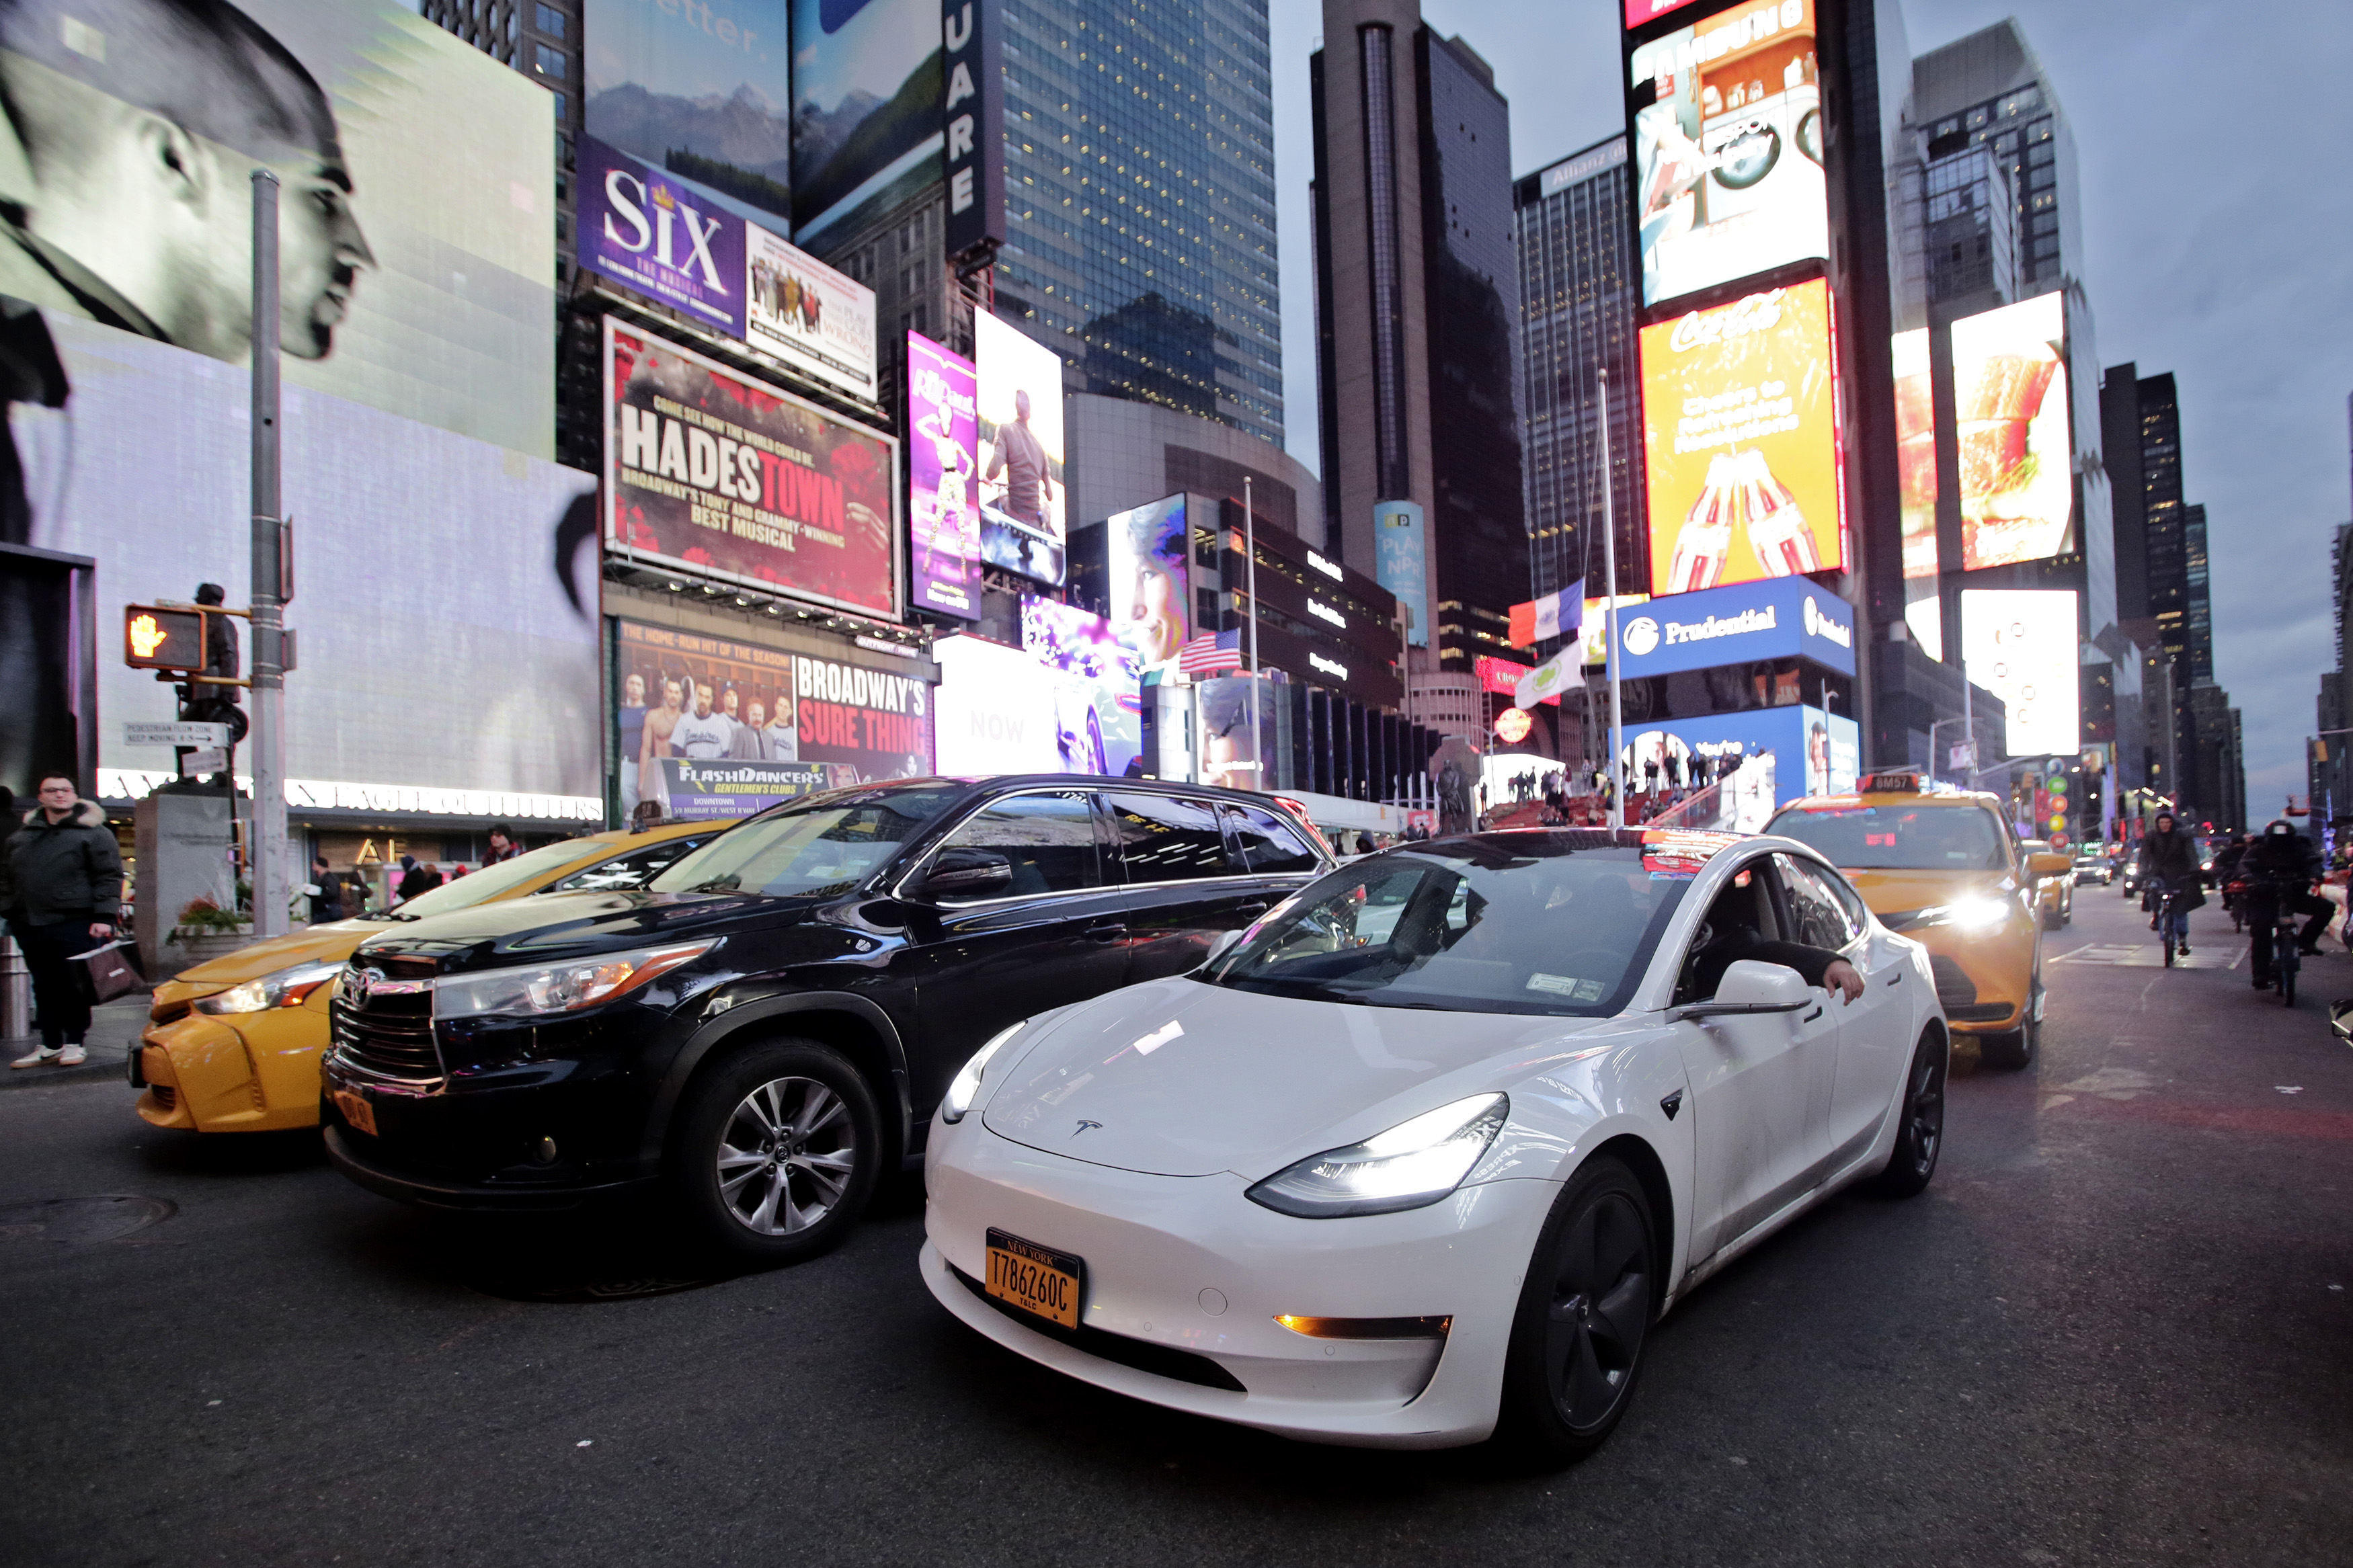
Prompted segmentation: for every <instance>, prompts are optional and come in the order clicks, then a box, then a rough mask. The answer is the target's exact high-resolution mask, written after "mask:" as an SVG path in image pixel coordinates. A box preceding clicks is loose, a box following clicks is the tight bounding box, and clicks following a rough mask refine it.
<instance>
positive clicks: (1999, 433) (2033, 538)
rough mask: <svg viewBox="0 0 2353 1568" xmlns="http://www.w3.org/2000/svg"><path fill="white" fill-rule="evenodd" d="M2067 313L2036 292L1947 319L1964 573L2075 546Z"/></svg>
mask: <svg viewBox="0 0 2353 1568" xmlns="http://www.w3.org/2000/svg"><path fill="white" fill-rule="evenodd" d="M2065 307H2066V296H2065V295H2064V294H2058V293H2053V294H2038V295H2036V296H2035V297H2034V298H2033V299H2031V300H2021V301H2020V302H2019V303H2017V304H2015V305H2005V306H2003V307H2001V309H2000V310H1987V311H1985V312H1983V313H1982V314H1979V315H1975V316H1965V317H1963V318H1962V319H1961V320H1959V321H1955V322H1954V323H1953V328H1952V331H1953V425H1954V435H1955V437H1956V438H1957V443H1958V445H1959V447H1960V460H1961V569H1962V570H1963V571H1969V572H1973V571H1975V570H1977V569H1978V567H1980V566H2008V565H2011V564H2014V563H2018V562H2021V561H2041V560H2044V559H2046V558H2048V557H2050V556H2052V555H2063V554H2064V553H2066V552H2068V551H2070V550H2072V549H2073V548H2074V530H2073V526H2072V524H2073V521H2074V517H2075V485H2074V460H2073V459H2074V434H2073V426H2072V422H2071V421H2070V419H2069V418H2068V414H2067V397H2068V389H2067V360H2066V342H2067V325H2066V314H2065ZM2062 749H2064V748H2062Z"/></svg>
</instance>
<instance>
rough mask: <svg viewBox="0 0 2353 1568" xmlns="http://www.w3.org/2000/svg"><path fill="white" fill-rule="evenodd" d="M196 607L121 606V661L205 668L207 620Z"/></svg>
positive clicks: (160, 666)
mask: <svg viewBox="0 0 2353 1568" xmlns="http://www.w3.org/2000/svg"><path fill="white" fill-rule="evenodd" d="M208 618H209V617H207V616H206V614H205V612H204V611H202V610H199V609H195V608H193V607H191V608H185V609H182V608H176V607H175V608H172V609H165V608H164V607H163V606H162V605H124V606H123V609H122V662H123V663H125V664H127V665H129V666H130V667H131V668H133V669H162V670H171V671H175V672H177V673H180V674H183V675H191V674H195V673H198V672H200V671H202V670H203V668H205V647H206V636H205V633H206V626H205V623H206V620H207V619H208Z"/></svg>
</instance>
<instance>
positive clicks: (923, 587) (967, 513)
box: [907, 332, 980, 621]
mask: <svg viewBox="0 0 2353 1568" xmlns="http://www.w3.org/2000/svg"><path fill="white" fill-rule="evenodd" d="M979 398H980V394H979V374H978V373H977V372H976V370H975V369H974V368H973V363H972V361H970V360H968V359H966V358H965V357H964V356H963V355H962V354H959V353H949V352H948V351H947V350H946V349H944V348H942V347H941V346H940V345H939V344H937V343H935V342H932V340H931V339H929V338H927V337H924V336H923V335H922V334H921V333H919V332H909V333H908V334H907V536H908V542H909V543H910V545H911V547H912V548H913V551H914V557H915V560H914V566H915V570H914V581H913V596H914V602H915V603H916V604H917V605H920V606H921V607H923V609H926V610H937V611H939V612H940V613H942V614H943V615H949V616H962V617H963V618H964V619H965V620H968V621H976V620H978V619H980V585H979V584H978V582H977V581H976V574H975V571H974V568H975V564H976V563H977V562H978V561H979V560H980V483H979V481H980V420H979V412H980V401H979Z"/></svg>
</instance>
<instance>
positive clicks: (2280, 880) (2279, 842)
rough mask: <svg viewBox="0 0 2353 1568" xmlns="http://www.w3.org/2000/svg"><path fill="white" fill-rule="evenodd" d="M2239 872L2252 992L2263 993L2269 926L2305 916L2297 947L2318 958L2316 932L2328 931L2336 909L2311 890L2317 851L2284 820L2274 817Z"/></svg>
mask: <svg viewBox="0 0 2353 1568" xmlns="http://www.w3.org/2000/svg"><path fill="white" fill-rule="evenodd" d="M2239 873H2240V875H2241V876H2242V877H2244V878H2245V879H2247V930H2248V931H2249V932H2250V934H2251V935H2252V936H2253V942H2251V943H2250V944H2249V948H2248V954H2247V955H2248V957H2249V958H2251V959H2253V961H2254V962H2253V967H2254V972H2255V973H2254V986H2255V989H2256V990H2258V991H2265V990H2269V989H2270V988H2271V987H2272V986H2273V985H2274V984H2275V983H2276V982H2275V979H2274V975H2273V973H2272V943H2273V941H2274V936H2273V927H2274V926H2275V925H2276V924H2277V923H2278V921H2279V918H2280V916H2281V915H2282V914H2287V915H2291V916H2293V915H2304V916H2306V917H2308V918H2307V919H2306V921H2305V922H2304V930H2303V931H2301V932H2299V933H2298V934H2297V937H2296V946H2297V947H2299V948H2300V949H2302V950H2303V951H2304V952H2306V953H2308V954H2310V955H2312V956H2314V957H2317V956H2319V953H2320V933H2321V932H2322V931H2327V929H2328V921H2329V917H2330V916H2332V915H2334V914H2335V913H2336V912H2337V906H2336V905H2334V904H2332V903H2330V902H2329V901H2328V900H2327V899H2324V898H2322V897H2320V896H2319V895H2318V894H2316V893H2315V892H2314V891H2313V890H2312V886H2313V884H2314V883H2315V882H2317V881H2318V880H2320V852H2319V851H2318V850H2317V849H2316V848H2314V847H2313V844H2312V840H2311V839H2309V838H2306V837H2305V836H2304V835H2303V834H2301V833H2298V832H2297V831H2296V830H2295V824H2293V823H2291V822H2289V821H2288V820H2287V819H2286V818H2285V817H2274V818H2273V820H2272V821H2271V823H2270V824H2269V825H2268V826H2265V827H2264V828H2263V833H2262V834H2261V835H2260V836H2259V837H2257V838H2256V839H2255V841H2254V842H2253V844H2251V845H2249V846H2248V847H2247V856H2246V858H2245V859H2243V860H2242V861H2240V862H2239Z"/></svg>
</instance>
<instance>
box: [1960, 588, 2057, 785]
mask: <svg viewBox="0 0 2353 1568" xmlns="http://www.w3.org/2000/svg"><path fill="white" fill-rule="evenodd" d="M2075 621H2076V608H2075V591H2074V590H2073V589H2072V588H1964V589H1962V590H1961V660H1962V663H1963V665H1964V667H1965V668H1967V669H1968V676H1969V679H1971V680H1973V681H1975V682H1977V683H1978V685H1979V686H1982V687H1984V688H1985V689H1987V690H1988V691H1990V692H1992V693H1993V694H1994V695H1995V696H1996V697H1999V698H2000V699H2001V700H2002V704H2003V706H2004V708H2005V709H2006V710H2008V715H2009V722H2010V732H2009V735H2008V737H2007V738H2006V740H2005V741H2004V742H2003V750H2005V751H2006V752H2009V753H2010V755H2011V756H2013V757H2026V756H2033V755H2035V754H2037V753H2042V754H2050V753H2053V752H2056V753H2060V754H2064V755H2073V753H2074V752H2076V751H2077V750H2078V748H2079V746H2080V743H2081V742H2082V739H2083V736H2082V728H2081V722H2082V721H2081V706H2082V702H2081V693H2080V691H2079V689H2078V683H2079V682H2080V681H2081V679H2082V673H2081V669H2080V665H2081V659H2082V656H2081V654H2080V652H2079V646H2080V645H2079V644H2078V642H2077V640H2076V639H2077V638H2078V637H2080V636H2081V635H2082V634H2081V633H2080V632H2079V631H2078V630H2077V629H2076V625H2075Z"/></svg>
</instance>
